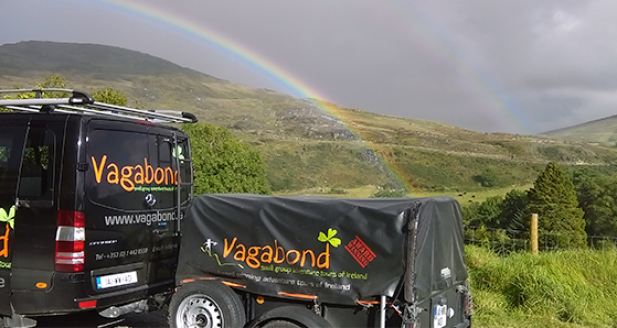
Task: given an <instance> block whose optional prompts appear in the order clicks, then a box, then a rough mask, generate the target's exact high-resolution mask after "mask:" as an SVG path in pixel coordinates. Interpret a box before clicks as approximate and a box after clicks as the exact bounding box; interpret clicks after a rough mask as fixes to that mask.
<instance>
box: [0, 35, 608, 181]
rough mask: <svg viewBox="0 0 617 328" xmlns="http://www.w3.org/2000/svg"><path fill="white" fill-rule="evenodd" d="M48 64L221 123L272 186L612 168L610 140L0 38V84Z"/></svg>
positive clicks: (37, 78)
mask: <svg viewBox="0 0 617 328" xmlns="http://www.w3.org/2000/svg"><path fill="white" fill-rule="evenodd" d="M52 74H55V75H63V76H65V77H66V79H67V83H68V84H69V87H71V88H74V89H83V90H85V91H91V92H92V91H94V90H97V89H101V88H105V87H113V88H114V89H117V90H120V91H122V92H124V93H125V94H126V95H127V98H128V99H129V105H131V106H134V105H138V106H140V107H141V108H145V109H180V110H183V111H188V112H192V113H194V114H195V115H197V117H198V118H199V119H200V121H201V122H208V123H211V124H215V125H219V126H224V127H227V128H229V129H230V130H231V131H232V132H234V133H235V134H236V136H238V137H239V138H240V139H242V140H244V141H245V142H248V143H250V144H251V145H253V146H254V147H255V148H256V149H257V150H259V151H260V152H261V153H262V155H263V157H264V160H265V162H266V165H267V168H268V179H269V182H270V184H271V186H272V188H273V190H274V191H275V192H277V193H283V192H290V191H296V192H297V191H299V190H308V189H315V188H317V189H319V190H325V192H339V190H340V189H348V188H359V187H362V186H369V185H370V186H386V187H388V188H401V187H408V188H410V189H411V190H412V192H416V191H420V190H424V191H450V192H457V191H469V190H480V189H483V188H485V187H482V185H483V181H485V179H484V175H486V174H488V173H487V171H492V172H498V173H499V179H497V181H494V182H493V183H492V184H493V185H491V186H489V187H509V186H520V185H525V184H529V183H531V182H532V181H533V180H534V179H535V178H536V177H537V174H538V172H540V171H541V170H542V169H543V167H544V165H545V164H546V163H547V162H548V161H551V160H554V161H557V162H559V163H561V164H563V165H571V166H592V167H596V168H603V169H611V168H612V166H610V165H609V164H611V163H614V162H615V159H616V158H617V156H616V155H617V152H616V149H613V148H611V147H609V146H606V145H601V144H598V145H590V144H588V143H585V142H578V141H564V139H563V138H556V139H550V138H548V137H545V136H522V135H511V134H500V133H492V134H487V133H481V132H476V131H470V130H465V129H461V128H457V127H454V126H451V125H447V124H443V123H439V122H431V121H423V120H415V119H403V118H399V117H391V116H384V115H379V114H374V113H370V112H367V111H363V110H360V109H347V108H341V107H338V106H336V105H334V104H326V105H322V107H320V106H317V105H316V103H314V102H312V101H309V100H307V99H298V98H294V97H291V96H288V95H285V94H281V93H278V92H275V91H272V90H266V89H255V88H251V87H248V86H244V85H240V84H235V83H232V82H229V81H225V80H221V79H218V78H215V77H212V76H209V75H206V74H202V73H199V72H196V71H193V70H190V69H187V68H183V67H181V66H178V65H175V64H173V63H171V62H169V61H166V60H162V59H160V58H156V57H153V56H150V55H147V54H143V53H139V52H135V51H131V50H126V49H122V48H117V47H110V46H102V45H92V44H70V43H54V42H34V41H33V42H22V43H18V44H5V45H2V46H0V88H2V89H6V88H12V87H15V86H24V87H33V86H34V85H35V84H37V83H40V82H42V81H43V80H44V79H45V78H46V77H48V76H50V75H52ZM324 106H325V107H327V110H325V109H324V108H323V107H324Z"/></svg>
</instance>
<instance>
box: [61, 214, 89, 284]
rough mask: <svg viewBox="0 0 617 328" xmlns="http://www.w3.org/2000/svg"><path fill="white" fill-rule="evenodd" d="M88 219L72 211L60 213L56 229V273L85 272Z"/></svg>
mask: <svg viewBox="0 0 617 328" xmlns="http://www.w3.org/2000/svg"><path fill="white" fill-rule="evenodd" d="M85 226H86V217H85V215H84V213H82V212H79V211H72V210H59V211H58V228H57V229H56V271H57V272H83V271H84V263H85V261H86V254H85V250H84V245H85V242H86V228H85Z"/></svg>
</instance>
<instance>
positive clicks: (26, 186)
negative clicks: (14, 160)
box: [18, 128, 56, 200]
mask: <svg viewBox="0 0 617 328" xmlns="http://www.w3.org/2000/svg"><path fill="white" fill-rule="evenodd" d="M55 139H56V138H55V135H54V133H53V132H52V131H49V130H44V129H35V128H33V129H31V130H30V132H29V133H28V139H27V140H26V145H25V147H24V152H23V158H22V164H21V172H20V176H19V191H18V196H19V197H20V198H24V199H40V200H52V199H53V186H54V153H55Z"/></svg>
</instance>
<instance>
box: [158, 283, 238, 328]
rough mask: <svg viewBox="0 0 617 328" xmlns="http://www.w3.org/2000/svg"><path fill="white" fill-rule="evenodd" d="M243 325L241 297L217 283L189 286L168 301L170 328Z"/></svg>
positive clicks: (224, 327) (207, 327)
mask: <svg viewBox="0 0 617 328" xmlns="http://www.w3.org/2000/svg"><path fill="white" fill-rule="evenodd" d="M245 323H246V316H245V314H244V307H243V306H242V301H241V300H240V297H239V296H238V295H237V294H236V293H235V292H234V291H233V290H232V289H231V288H229V287H227V286H225V285H223V284H222V283H220V282H217V281H196V282H192V283H188V284H186V285H183V286H181V287H180V288H178V291H177V292H176V293H174V295H173V296H172V298H171V303H170V305H169V325H170V327H171V328H241V327H243V326H244V324H245Z"/></svg>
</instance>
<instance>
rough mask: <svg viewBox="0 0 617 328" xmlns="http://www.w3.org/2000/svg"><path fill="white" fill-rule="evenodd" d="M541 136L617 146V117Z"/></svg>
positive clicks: (549, 132) (545, 133)
mask: <svg viewBox="0 0 617 328" xmlns="http://www.w3.org/2000/svg"><path fill="white" fill-rule="evenodd" d="M541 135H543V136H546V137H549V138H553V139H561V140H569V141H578V142H587V143H605V144H615V142H616V141H617V115H614V116H610V117H606V118H603V119H599V120H595V121H590V122H586V123H583V124H578V125H575V126H571V127H567V128H563V129H559V130H554V131H548V132H544V133H541Z"/></svg>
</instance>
